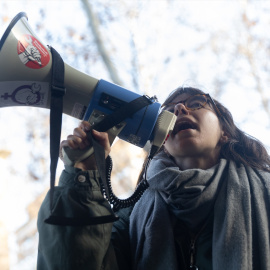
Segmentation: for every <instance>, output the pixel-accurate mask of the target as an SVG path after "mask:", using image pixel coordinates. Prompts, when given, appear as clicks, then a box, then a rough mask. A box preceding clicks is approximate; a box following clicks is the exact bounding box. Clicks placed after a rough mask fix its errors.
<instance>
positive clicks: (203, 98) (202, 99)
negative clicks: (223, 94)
mask: <svg viewBox="0 0 270 270" xmlns="http://www.w3.org/2000/svg"><path fill="white" fill-rule="evenodd" d="M209 102H210V103H211V104H212V105H213V109H214V110H215V112H216V114H217V116H219V117H221V113H220V111H219V109H218V108H217V105H216V103H215V102H214V100H213V99H212V98H211V96H210V95H209V94H198V95H193V96H190V97H188V98H187V99H185V100H181V101H178V102H171V103H168V104H166V105H163V106H162V107H163V108H164V110H167V111H170V112H174V107H175V106H176V105H177V104H179V103H181V104H183V105H185V107H186V108H187V110H189V111H195V110H199V109H201V108H203V107H205V105H206V104H207V103H209Z"/></svg>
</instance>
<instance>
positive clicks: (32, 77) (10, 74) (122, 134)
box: [0, 12, 176, 164]
mask: <svg viewBox="0 0 270 270" xmlns="http://www.w3.org/2000/svg"><path fill="white" fill-rule="evenodd" d="M51 49H52V48H50V47H48V46H45V45H44V44H43V43H42V42H41V41H40V40H39V38H38V37H37V36H36V35H35V33H34V32H33V30H32V29H31V27H30V26H29V24H28V18H27V15H26V13H24V12H21V13H19V14H17V15H16V16H15V17H14V19H13V20H12V21H11V23H10V24H9V26H8V28H7V29H6V31H5V32H4V34H3V37H2V38H1V40H0V107H8V106H32V107H40V108H47V109H50V107H51V95H50V94H51V85H50V83H51V78H52V62H53V61H52V51H51ZM64 85H65V88H66V93H65V95H64V97H63V113H65V114H67V115H70V116H72V117H74V118H77V119H81V120H82V119H83V120H86V121H89V122H90V123H91V124H92V125H96V124H98V123H100V122H102V121H103V120H104V119H106V118H107V117H108V116H110V115H114V114H115V113H116V112H118V114H119V111H120V114H121V112H122V111H121V109H122V108H127V107H129V104H132V102H133V101H134V100H137V99H140V97H141V96H140V95H138V94H137V93H134V92H132V91H130V90H127V89H125V88H123V87H121V86H118V85H116V84H113V83H110V82H108V81H105V80H102V79H100V80H99V79H96V78H94V77H91V76H89V75H87V74H84V73H82V72H80V71H78V70H76V69H74V68H72V67H71V66H69V65H68V64H66V63H64ZM146 98H147V99H148V101H149V104H148V105H147V106H144V107H143V108H142V109H139V110H137V111H136V112H134V113H133V114H132V115H129V116H128V117H126V118H125V119H124V120H123V121H121V122H120V123H118V122H117V125H115V126H113V127H111V128H110V129H109V130H108V134H109V139H110V142H111V143H112V142H113V140H114V139H115V137H116V136H118V137H119V138H120V139H122V140H124V141H127V142H129V143H131V144H134V145H137V146H139V147H144V146H145V145H146V143H147V142H151V144H152V149H153V148H154V149H155V151H156V150H158V149H159V148H160V147H161V146H162V144H163V143H164V141H165V139H166V138H167V136H168V134H169V133H170V132H171V131H172V129H173V127H174V124H175V120H176V117H175V115H174V114H172V113H170V112H167V111H161V104H160V103H158V102H157V99H156V98H155V97H153V98H149V97H146ZM91 151H92V150H91V149H90V150H88V152H83V153H82V152H81V151H79V152H78V153H77V152H76V151H71V152H69V153H68V152H64V157H65V158H66V159H67V160H68V161H69V162H70V164H73V163H74V162H75V161H78V160H82V159H84V158H85V157H86V156H87V155H90V154H91V153H92V152H93V151H92V152H91Z"/></svg>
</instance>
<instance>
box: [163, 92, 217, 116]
mask: <svg viewBox="0 0 270 270" xmlns="http://www.w3.org/2000/svg"><path fill="white" fill-rule="evenodd" d="M194 96H204V97H205V98H206V102H205V104H206V103H210V104H212V107H213V109H214V111H215V113H216V114H217V116H218V117H222V115H221V112H220V110H219V109H218V107H217V105H216V103H215V101H214V100H213V99H212V98H211V96H210V95H209V94H196V95H192V96H190V97H188V98H187V99H185V100H182V101H179V102H170V103H168V104H167V105H163V106H162V107H163V108H165V107H167V106H169V105H174V106H175V105H176V104H179V103H182V104H183V105H185V107H186V108H187V110H188V111H196V110H199V109H201V108H204V107H205V104H204V105H202V106H201V107H199V108H196V109H192V108H189V107H187V106H186V102H187V100H189V99H190V98H192V97H194Z"/></svg>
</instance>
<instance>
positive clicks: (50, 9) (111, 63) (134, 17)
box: [0, 0, 270, 270]
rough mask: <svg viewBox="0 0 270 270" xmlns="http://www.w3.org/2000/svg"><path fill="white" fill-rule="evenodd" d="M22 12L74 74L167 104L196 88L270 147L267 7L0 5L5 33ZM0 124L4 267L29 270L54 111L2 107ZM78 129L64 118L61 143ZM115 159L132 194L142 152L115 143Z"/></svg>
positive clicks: (116, 174) (120, 190)
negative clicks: (179, 91)
mask: <svg viewBox="0 0 270 270" xmlns="http://www.w3.org/2000/svg"><path fill="white" fill-rule="evenodd" d="M21 11H24V12H26V13H27V15H28V22H29V24H30V26H31V28H32V29H33V30H34V31H35V33H36V34H37V35H38V37H39V39H40V40H41V41H42V42H43V43H44V44H48V45H51V46H53V47H54V48H55V49H56V50H57V51H58V52H59V54H60V55H61V56H62V58H63V60H64V61H65V62H66V63H67V64H69V65H71V66H73V67H75V68H76V69H78V70H80V71H82V72H85V73H87V74H89V75H91V76H92V77H95V78H97V79H105V80H107V81H110V82H113V83H116V84H119V85H121V86H123V87H125V88H127V89H129V90H131V91H134V92H137V93H139V94H147V95H149V96H153V95H156V96H157V97H158V99H159V101H160V102H162V101H163V100H164V99H165V97H166V96H167V95H168V94H169V93H170V92H171V91H172V90H173V89H175V88H177V87H178V86H182V85H186V86H195V87H199V88H201V89H202V90H203V91H205V92H208V93H210V94H211V95H212V96H213V97H214V98H216V99H218V100H219V101H221V102H222V103H223V104H224V105H225V106H227V107H228V108H229V110H230V111H231V112H232V114H233V116H234V119H235V121H236V123H237V125H238V126H239V127H240V128H241V129H242V130H244V131H245V132H246V133H248V134H250V135H251V136H254V137H256V138H258V139H259V140H261V141H262V142H263V143H264V144H265V145H266V147H267V149H268V150H269V149H270V103H269V101H270V90H269V89H268V88H269V84H270V61H269V60H270V31H269V27H270V17H269V13H270V2H269V1H263V0H260V1H258V0H253V1H252V0H238V1H235V0H227V1H219V0H210V1H205V0H199V1H196V0H188V1H184V0H175V1H174V0H143V1H138V0H89V1H88V0H18V1H16V0H0V36H2V35H3V33H4V31H5V30H6V28H7V27H8V25H9V23H10V21H11V20H12V19H13V17H14V16H15V15H16V14H17V13H19V12H21ZM1 67H2V68H3V66H1ZM0 72H1V70H0ZM0 124H1V133H0V171H1V180H0V269H1V270H9V269H10V270H24V269H25V270H26V269H27V270H29V269H30V270H31V269H35V268H36V257H37V246H38V234H37V228H36V221H37V213H38V209H39V207H40V204H41V202H42V200H43V198H44V196H45V194H46V192H47V191H48V188H49V178H50V174H49V166H50V158H49V110H47V109H38V108H34V107H10V108H1V112H0ZM78 124H79V120H77V119H75V118H72V117H70V116H66V115H64V116H63V125H62V139H64V138H66V136H67V135H68V134H70V133H72V131H73V129H74V128H75V127H76V126H77V125H78ZM111 155H112V157H113V160H114V168H113V175H112V181H113V188H114V191H115V193H116V194H117V195H118V196H121V197H122V198H125V197H127V196H129V195H130V194H131V193H132V192H133V190H134V187H135V183H136V179H137V177H138V175H139V172H140V168H141V165H142V162H143V158H144V156H145V152H144V150H143V149H141V148H138V147H135V146H133V145H131V144H128V143H126V142H123V141H120V140H118V141H117V142H116V143H115V144H114V146H113V149H112V154H111ZM62 169H63V165H62V163H61V161H60V162H59V165H58V170H57V178H58V177H59V175H60V173H61V171H62Z"/></svg>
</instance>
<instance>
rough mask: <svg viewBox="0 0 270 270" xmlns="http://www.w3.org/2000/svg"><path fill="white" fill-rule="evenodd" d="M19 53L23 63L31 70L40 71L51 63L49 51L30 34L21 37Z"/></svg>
mask: <svg viewBox="0 0 270 270" xmlns="http://www.w3.org/2000/svg"><path fill="white" fill-rule="evenodd" d="M17 51H18V55H19V58H20V59H21V61H22V63H23V64H24V65H26V66H27V67H29V68H33V69H40V68H43V67H45V66H47V64H48V63H49V61H50V54H49V53H48V51H47V49H46V48H45V47H44V46H43V45H42V44H41V43H40V42H39V41H38V40H37V39H36V38H35V37H33V36H31V35H29V34H25V35H23V36H21V37H20V40H19V41H18V46H17Z"/></svg>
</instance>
